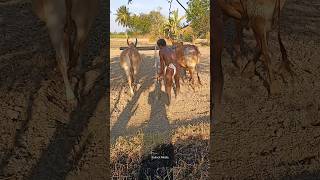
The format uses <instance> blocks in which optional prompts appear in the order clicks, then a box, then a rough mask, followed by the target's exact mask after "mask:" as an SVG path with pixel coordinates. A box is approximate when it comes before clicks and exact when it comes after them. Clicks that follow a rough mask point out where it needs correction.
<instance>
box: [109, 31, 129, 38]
mask: <svg viewBox="0 0 320 180" xmlns="http://www.w3.org/2000/svg"><path fill="white" fill-rule="evenodd" d="M110 38H122V39H126V38H127V35H126V34H125V33H124V32H120V33H116V32H114V33H110Z"/></svg>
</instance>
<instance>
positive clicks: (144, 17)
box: [116, 6, 165, 37]
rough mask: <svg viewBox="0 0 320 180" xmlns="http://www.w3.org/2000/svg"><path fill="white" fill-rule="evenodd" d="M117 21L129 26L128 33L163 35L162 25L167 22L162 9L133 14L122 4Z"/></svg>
mask: <svg viewBox="0 0 320 180" xmlns="http://www.w3.org/2000/svg"><path fill="white" fill-rule="evenodd" d="M116 21H117V22H118V23H119V24H120V25H122V26H124V27H127V28H129V29H128V33H129V34H134V35H146V34H150V35H151V36H154V37H158V36H161V35H162V34H161V33H162V31H161V27H162V26H163V24H164V22H165V17H164V16H163V15H161V14H160V9H158V10H156V11H151V12H149V13H147V14H144V13H141V14H139V15H137V14H132V13H130V12H129V10H128V9H127V8H126V7H125V6H121V7H120V8H119V9H118V11H117V18H116Z"/></svg>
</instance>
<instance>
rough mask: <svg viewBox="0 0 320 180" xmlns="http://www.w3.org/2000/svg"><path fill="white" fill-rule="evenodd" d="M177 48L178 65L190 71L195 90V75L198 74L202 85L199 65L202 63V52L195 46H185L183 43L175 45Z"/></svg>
mask: <svg viewBox="0 0 320 180" xmlns="http://www.w3.org/2000/svg"><path fill="white" fill-rule="evenodd" d="M174 46H176V50H175V51H176V56H177V61H178V64H179V65H180V66H181V67H182V68H184V69H186V70H188V72H189V73H190V79H189V81H191V85H192V88H193V89H194V75H195V73H197V77H198V83H199V84H200V85H201V84H202V83H201V80H200V77H199V73H198V69H197V65H198V64H199V62H200V58H199V56H200V51H199V49H198V48H197V47H196V46H195V45H190V44H187V45H184V44H183V42H178V43H175V44H174Z"/></svg>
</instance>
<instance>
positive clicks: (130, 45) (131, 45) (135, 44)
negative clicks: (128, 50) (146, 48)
mask: <svg viewBox="0 0 320 180" xmlns="http://www.w3.org/2000/svg"><path fill="white" fill-rule="evenodd" d="M127 44H128V46H129V47H137V44H138V40H137V38H136V42H135V43H133V42H130V43H129V38H127Z"/></svg>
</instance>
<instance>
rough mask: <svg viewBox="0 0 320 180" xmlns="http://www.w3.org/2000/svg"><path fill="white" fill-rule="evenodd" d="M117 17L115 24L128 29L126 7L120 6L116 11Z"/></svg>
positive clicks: (128, 14)
mask: <svg viewBox="0 0 320 180" xmlns="http://www.w3.org/2000/svg"><path fill="white" fill-rule="evenodd" d="M116 15H117V17H116V22H117V23H118V24H119V25H121V26H123V27H129V22H130V12H129V9H128V8H127V7H126V6H121V7H119V9H118V10H117V14H116Z"/></svg>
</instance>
